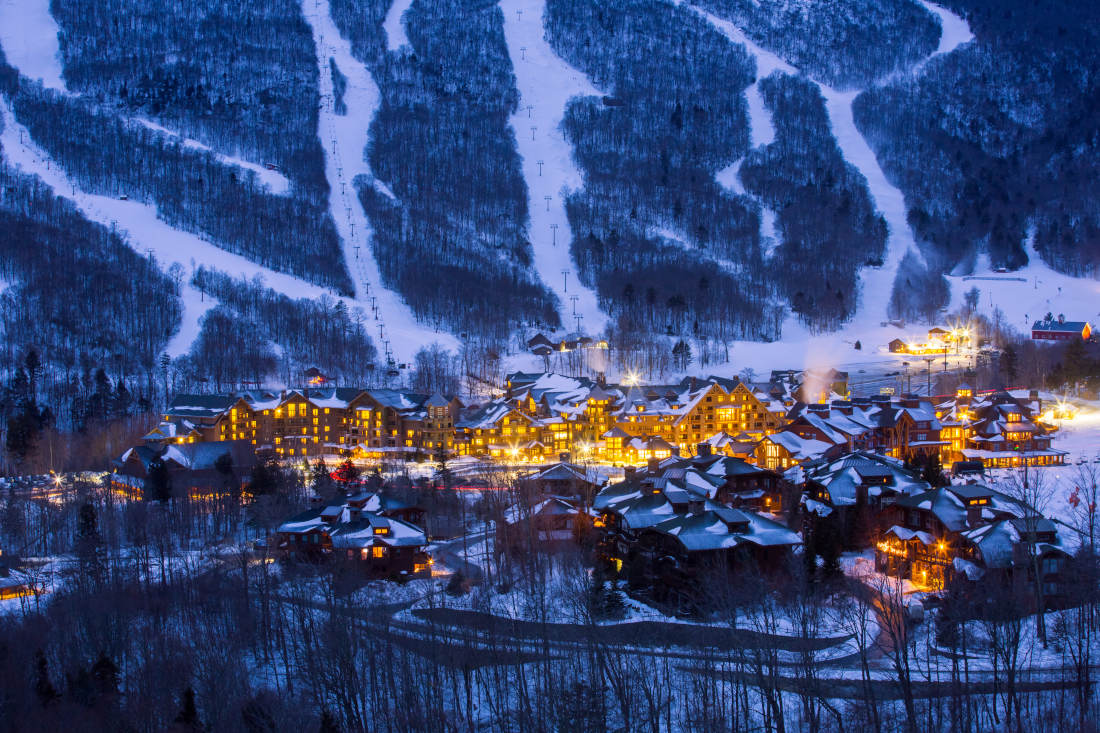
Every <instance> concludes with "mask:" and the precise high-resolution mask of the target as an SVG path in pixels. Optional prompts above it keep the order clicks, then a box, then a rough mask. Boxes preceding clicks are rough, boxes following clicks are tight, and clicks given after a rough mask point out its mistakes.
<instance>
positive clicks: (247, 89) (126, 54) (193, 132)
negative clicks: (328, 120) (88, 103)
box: [50, 0, 328, 198]
mask: <svg viewBox="0 0 1100 733" xmlns="http://www.w3.org/2000/svg"><path fill="white" fill-rule="evenodd" d="M50 12H51V13H52V14H53V17H54V19H55V20H56V21H57V24H58V25H59V26H60V28H61V34H60V37H59V41H60V46H61V57H62V59H61V60H62V64H63V68H64V74H65V83H66V86H67V87H68V88H69V90H70V91H72V92H75V93H78V94H83V95H87V96H90V97H92V98H93V99H95V100H96V101H97V102H100V103H101V104H103V105H105V106H107V107H114V108H116V109H118V110H120V111H123V112H125V113H126V114H127V115H128V116H135V115H136V116H142V115H144V116H147V117H150V118H152V119H154V120H157V121H159V122H161V123H162V124H164V125H166V126H168V127H170V128H172V129H175V130H179V131H181V132H182V133H183V134H184V135H185V136H187V137H192V138H195V139H198V140H200V141H202V142H204V143H206V144H207V145H209V146H210V147H212V148H214V149H216V150H219V151H222V152H225V153H227V154H231V155H237V156H239V157H243V158H245V159H247V160H251V161H252V162H254V163H260V164H264V163H271V164H274V165H277V166H279V168H280V169H281V170H282V171H283V172H284V173H285V174H286V175H287V176H288V177H289V178H291V179H292V180H293V181H294V182H295V183H296V184H298V186H300V187H304V188H305V189H308V190H309V192H310V195H312V196H316V197H322V198H323V196H324V195H325V194H326V193H327V190H328V184H327V183H326V181H325V175H324V153H323V151H322V150H321V143H320V141H319V140H318V138H317V108H318V104H319V100H318V91H317V74H318V69H317V63H316V61H315V53H314V48H313V36H312V34H311V32H310V29H309V26H308V25H307V24H306V22H305V19H304V18H303V17H302V9H301V4H300V3H299V2H298V0H270V1H268V2H256V1H254V0H253V1H251V2H236V1H233V0H51V2H50Z"/></svg>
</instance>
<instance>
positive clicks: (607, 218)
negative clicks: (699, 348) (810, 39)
mask: <svg viewBox="0 0 1100 733" xmlns="http://www.w3.org/2000/svg"><path fill="white" fill-rule="evenodd" d="M544 21H545V25H546V36H547V40H548V41H549V42H550V44H551V46H552V47H553V48H554V50H555V51H556V52H557V53H558V54H559V55H560V56H561V57H562V58H564V59H565V60H566V61H568V62H569V63H570V64H572V65H574V66H576V67H577V68H578V69H580V70H581V71H583V72H584V73H585V74H587V75H588V77H589V78H590V79H591V80H592V82H593V83H594V84H595V85H596V86H597V88H600V89H601V90H603V91H604V92H605V93H606V96H604V97H603V98H597V97H580V98H576V99H574V100H573V101H572V102H571V103H570V105H569V108H568V110H567V112H566V118H565V122H564V125H565V129H566V134H567V137H568V139H569V141H570V142H571V143H572V144H573V146H574V157H575V158H576V160H577V162H578V164H579V165H580V167H581V169H582V170H583V172H584V175H585V187H584V189H583V190H580V191H578V192H576V193H575V194H573V195H572V196H571V197H570V199H569V201H568V204H567V211H568V214H569V220H570V225H571V227H572V230H573V233H574V238H573V242H572V252H573V256H574V259H575V260H576V261H577V262H578V264H579V266H580V276H581V277H582V279H583V281H584V282H585V284H587V285H589V286H590V287H595V288H596V289H597V291H598V293H599V296H600V302H601V306H602V307H604V308H605V309H606V310H607V312H608V313H610V314H611V315H612V316H613V317H614V318H615V319H617V320H618V325H619V328H620V329H622V330H624V331H647V332H654V331H656V332H668V333H672V334H681V333H682V334H685V335H689V336H695V337H703V338H714V339H719V340H729V339H732V338H750V339H751V338H775V337H776V336H778V324H779V321H780V320H781V318H780V317H779V316H778V310H779V309H778V308H777V307H775V306H774V305H773V304H772V301H771V298H770V296H771V294H772V293H771V291H770V289H769V288H768V286H767V283H766V280H765V279H764V278H760V277H755V276H757V275H759V274H761V271H762V268H763V257H762V252H761V250H760V232H759V228H760V227H759V212H758V210H757V207H756V206H755V205H754V204H753V202H751V200H749V199H748V198H747V197H738V196H734V195H732V194H730V193H728V192H726V191H724V190H723V189H722V188H721V187H720V186H719V184H718V183H717V182H716V181H715V180H714V174H715V173H716V172H717V171H718V170H720V169H722V168H724V167H726V166H727V165H729V164H730V163H732V162H733V161H734V160H736V159H738V158H740V157H742V156H743V155H744V154H745V152H746V151H747V148H748V142H749V140H748V119H747V114H746V112H747V108H746V104H745V99H744V95H743V94H742V91H743V90H744V89H745V88H746V87H747V86H748V85H749V84H750V83H751V82H752V80H753V73H754V69H753V63H752V61H751V60H750V59H749V58H748V56H747V55H746V53H745V52H744V50H743V49H742V48H740V47H738V46H735V45H732V44H730V43H729V42H728V41H727V40H726V39H725V37H723V36H722V35H721V34H719V33H718V32H717V31H716V30H714V29H713V28H711V27H710V26H709V25H708V24H707V23H706V22H705V21H703V20H702V19H700V18H698V17H697V16H696V15H695V14H693V13H691V12H689V11H687V10H684V9H682V8H678V7H675V6H672V5H667V4H664V3H643V2H635V1H629V2H623V3H620V4H617V5H614V6H608V5H605V4H602V3H598V2H592V1H590V0H550V2H548V3H547V6H546V17H545V19H544ZM655 59H659V60H660V62H659V63H655ZM719 263H721V264H719Z"/></svg>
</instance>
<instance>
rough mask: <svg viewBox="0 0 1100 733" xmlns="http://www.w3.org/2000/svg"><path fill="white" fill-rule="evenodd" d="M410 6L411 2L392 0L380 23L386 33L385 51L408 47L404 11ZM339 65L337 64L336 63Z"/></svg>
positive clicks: (409, 0) (408, 0)
mask: <svg viewBox="0 0 1100 733" xmlns="http://www.w3.org/2000/svg"><path fill="white" fill-rule="evenodd" d="M411 5H412V0H393V4H392V5H390V9H389V10H388V11H387V12H386V19H385V20H384V21H382V30H384V31H386V49H387V50H390V51H396V50H397V49H399V48H401V47H402V46H408V45H410V44H409V35H408V33H406V32H405V20H404V17H405V11H406V10H408V9H409V6H411ZM337 63H339V62H337Z"/></svg>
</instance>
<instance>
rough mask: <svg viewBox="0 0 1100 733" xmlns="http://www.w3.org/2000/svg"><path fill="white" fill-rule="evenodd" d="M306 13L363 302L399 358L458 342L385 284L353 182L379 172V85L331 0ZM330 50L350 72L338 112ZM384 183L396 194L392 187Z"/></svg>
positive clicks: (332, 173)
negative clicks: (370, 147)
mask: <svg viewBox="0 0 1100 733" xmlns="http://www.w3.org/2000/svg"><path fill="white" fill-rule="evenodd" d="M302 13H303V15H304V16H305V19H306V22H308V23H309V24H310V27H311V28H312V29H313V42H314V44H315V45H316V48H317V59H318V63H319V64H320V72H321V73H320V87H321V100H322V103H321V110H320V131H319V132H320V135H321V144H322V146H323V147H324V149H325V175H326V176H327V178H328V182H329V186H330V188H331V193H330V194H329V207H330V210H331V211H332V217H333V220H334V221H335V222H336V229H337V231H338V232H339V234H340V239H341V241H342V242H343V245H344V261H345V262H346V263H347V265H348V269H349V271H351V272H352V274H353V277H354V279H355V280H356V282H357V285H358V286H359V287H357V288H356V291H357V297H358V299H359V301H360V302H359V304H360V305H366V306H367V307H368V310H370V306H371V305H372V304H373V305H374V306H376V310H374V311H373V312H374V317H375V325H376V326H377V327H378V329H379V334H380V341H381V343H379V352H380V353H384V352H385V351H386V350H387V349H386V347H387V346H388V347H389V349H388V351H389V352H390V353H392V355H393V358H394V359H395V360H396V361H404V362H407V361H411V360H412V358H413V355H414V354H415V353H416V351H417V350H418V349H419V348H420V347H421V346H426V345H428V344H431V343H433V342H436V343H439V344H440V345H442V346H444V347H446V348H450V349H455V348H457V347H458V341H457V340H456V339H455V338H454V336H452V335H451V334H446V333H441V332H439V331H435V330H433V329H431V328H430V327H428V326H424V325H422V324H420V323H418V322H417V320H416V317H415V316H414V315H413V312H412V310H410V309H409V307H408V305H406V304H405V303H404V301H402V299H401V297H400V296H399V295H398V294H397V293H395V292H394V291H392V290H389V289H387V288H385V287H384V286H383V285H382V275H381V272H380V271H379V268H378V261H377V260H376V259H375V257H374V252H373V250H372V249H371V235H372V234H373V231H374V230H373V229H372V227H371V224H370V221H369V220H368V219H367V216H366V213H365V212H364V211H363V207H362V205H361V204H360V203H359V200H358V198H357V196H356V192H355V185H354V183H353V181H354V180H355V178H356V177H357V176H364V177H365V178H367V179H368V180H374V176H373V174H372V173H371V168H370V163H369V162H368V161H367V160H366V153H365V150H366V147H367V141H368V133H369V129H370V121H371V120H372V119H373V118H374V115H375V113H376V112H377V110H378V106H379V103H380V94H379V91H378V85H377V84H375V83H374V79H373V78H372V77H371V75H370V72H369V71H368V70H367V68H366V66H364V65H363V64H362V63H361V62H360V61H359V60H358V59H356V58H355V57H354V56H353V55H352V52H351V46H350V44H349V43H348V42H347V40H346V39H345V38H344V37H343V36H341V35H340V31H339V30H338V29H337V27H336V23H335V22H333V20H332V14H331V11H330V9H329V2H328V0H316V1H315V2H310V1H309V0H303V3H302ZM329 58H333V59H335V60H336V65H337V66H339V67H340V72H341V73H342V74H343V75H344V76H345V77H347V80H348V83H347V89H346V90H345V91H344V104H345V105H346V106H347V114H345V115H338V114H336V110H335V96H334V93H333V86H332V76H331V74H330V73H329V68H328V60H329ZM374 185H375V186H376V187H377V186H378V185H379V184H378V182H377V181H376V182H375V184H374ZM380 190H384V191H385V192H386V194H387V195H388V196H389V197H390V198H394V199H395V200H396V197H394V195H393V192H392V191H390V190H389V189H388V188H384V189H380Z"/></svg>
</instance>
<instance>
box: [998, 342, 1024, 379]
mask: <svg viewBox="0 0 1100 733" xmlns="http://www.w3.org/2000/svg"><path fill="white" fill-rule="evenodd" d="M1000 368H1001V374H1003V375H1004V378H1005V380H1006V381H1007V382H1008V384H1006V386H1012V385H1014V384H1015V383H1016V377H1018V376H1020V357H1019V355H1018V354H1017V353H1016V347H1015V346H1014V345H1013V344H1005V347H1004V349H1002V350H1001V358H1000Z"/></svg>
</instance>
